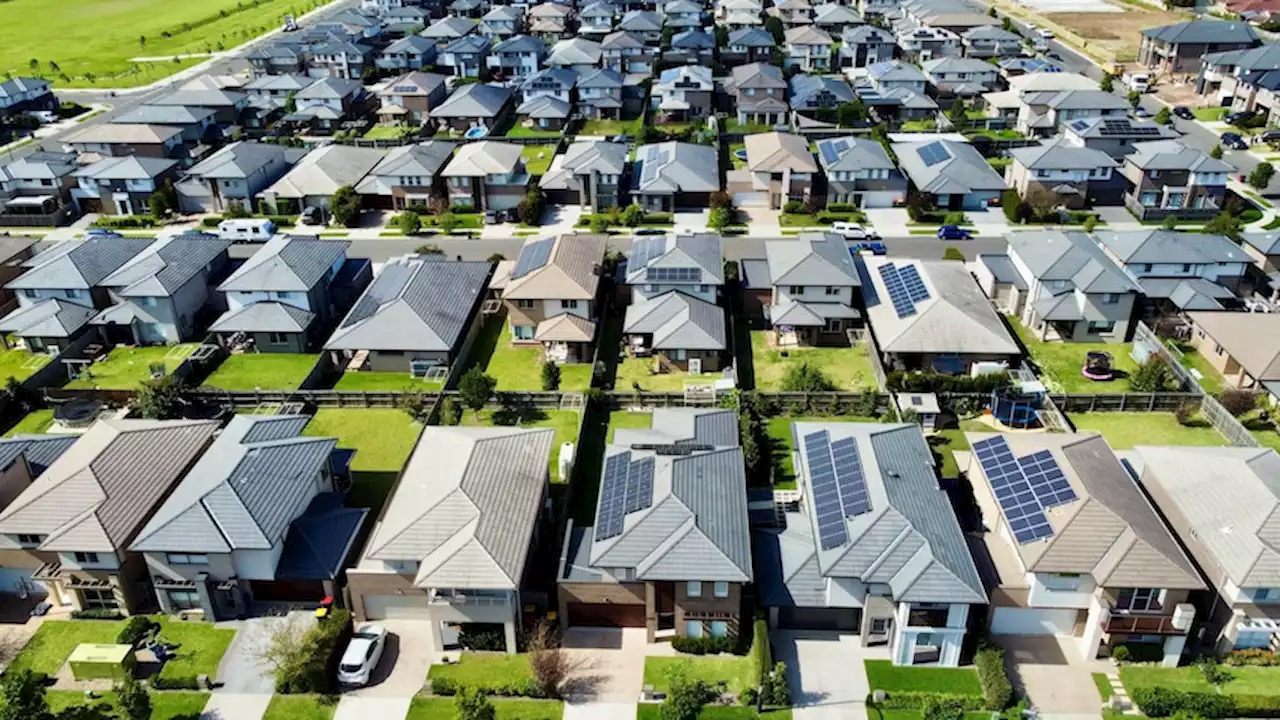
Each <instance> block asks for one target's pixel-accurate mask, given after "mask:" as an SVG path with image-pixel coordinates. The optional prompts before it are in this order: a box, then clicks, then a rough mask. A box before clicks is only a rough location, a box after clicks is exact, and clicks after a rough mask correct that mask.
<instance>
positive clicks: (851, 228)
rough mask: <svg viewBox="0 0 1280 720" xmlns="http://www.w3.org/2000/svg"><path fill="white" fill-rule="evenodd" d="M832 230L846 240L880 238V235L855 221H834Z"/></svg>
mask: <svg viewBox="0 0 1280 720" xmlns="http://www.w3.org/2000/svg"><path fill="white" fill-rule="evenodd" d="M831 232H833V233H835V234H837V235H840V236H842V237H843V238H844V239H845V240H879V239H880V236H879V235H877V234H875V233H874V232H871V231H869V230H867V229H866V228H864V227H862V226H861V225H859V224H858V223H854V222H833V223H831Z"/></svg>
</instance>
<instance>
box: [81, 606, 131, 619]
mask: <svg viewBox="0 0 1280 720" xmlns="http://www.w3.org/2000/svg"><path fill="white" fill-rule="evenodd" d="M71 618H72V619H73V620H123V619H124V615H121V614H120V611H119V610H108V609H106V608H93V609H90V610H72V611H71Z"/></svg>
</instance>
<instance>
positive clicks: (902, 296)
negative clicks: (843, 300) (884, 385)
mask: <svg viewBox="0 0 1280 720" xmlns="http://www.w3.org/2000/svg"><path fill="white" fill-rule="evenodd" d="M859 263H861V265H862V269H863V270H864V271H865V272H863V275H862V277H863V281H862V284H861V290H862V300H863V303H864V305H865V306H866V313H867V324H868V325H870V326H871V330H872V331H873V332H874V334H875V338H876V344H877V345H878V346H879V349H880V354H881V357H882V358H883V360H884V366H885V368H886V369H888V370H891V371H892V370H907V371H915V370H930V371H934V372H940V373H947V374H952V375H967V374H969V373H970V371H971V370H972V369H973V367H974V365H976V364H980V363H1008V364H1011V365H1012V364H1015V363H1016V362H1017V360H1018V358H1019V357H1020V356H1021V350H1019V348H1018V344H1017V342H1016V341H1015V340H1014V339H1013V337H1012V336H1011V335H1010V334H1009V331H1008V329H1007V328H1006V327H1005V324H1004V320H1003V319H1001V317H1000V315H999V314H997V313H996V311H995V309H994V308H992V307H991V302H990V301H989V300H988V299H987V298H986V296H985V295H983V294H982V290H981V289H980V288H979V287H978V284H977V283H976V282H974V278H973V276H972V275H970V274H969V271H968V269H966V268H965V266H964V265H962V264H960V263H955V262H948V261H945V260H913V259H905V258H889V257H883V256H866V255H862V256H859Z"/></svg>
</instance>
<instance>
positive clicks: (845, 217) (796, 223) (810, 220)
mask: <svg viewBox="0 0 1280 720" xmlns="http://www.w3.org/2000/svg"><path fill="white" fill-rule="evenodd" d="M822 217H823V218H824V219H825V221H824V220H819V219H818V216H817V215H810V214H808V213H781V214H779V215H778V225H779V226H780V227H793V228H795V227H799V228H805V227H826V226H828V225H830V224H831V223H832V222H837V221H838V222H856V223H865V222H866V221H867V216H866V215H864V214H862V213H860V212H832V211H823V212H822Z"/></svg>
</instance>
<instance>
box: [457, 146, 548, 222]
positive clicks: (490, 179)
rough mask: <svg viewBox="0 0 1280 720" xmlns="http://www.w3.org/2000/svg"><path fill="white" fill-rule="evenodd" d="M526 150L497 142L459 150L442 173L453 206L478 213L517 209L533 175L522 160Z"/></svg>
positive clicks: (463, 147)
mask: <svg viewBox="0 0 1280 720" xmlns="http://www.w3.org/2000/svg"><path fill="white" fill-rule="evenodd" d="M523 147H524V146H522V145H515V144H513V143H505V142H497V141H495V140H482V141H480V142H473V143H466V144H464V145H462V146H461V147H459V148H458V152H457V154H455V155H454V156H453V159H452V160H450V161H449V164H448V165H446V166H445V168H444V170H442V171H441V172H440V176H441V177H442V178H444V181H445V186H446V190H447V191H448V193H449V202H450V203H451V204H453V205H459V204H461V205H470V206H471V207H473V208H475V209H476V210H477V211H478V212H488V211H489V210H511V209H514V208H515V207H516V206H517V205H519V204H520V201H521V200H522V199H523V198H524V196H525V190H526V188H527V187H528V185H529V173H528V171H526V170H525V166H524V158H523V157H522V156H521V152H522V151H523Z"/></svg>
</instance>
